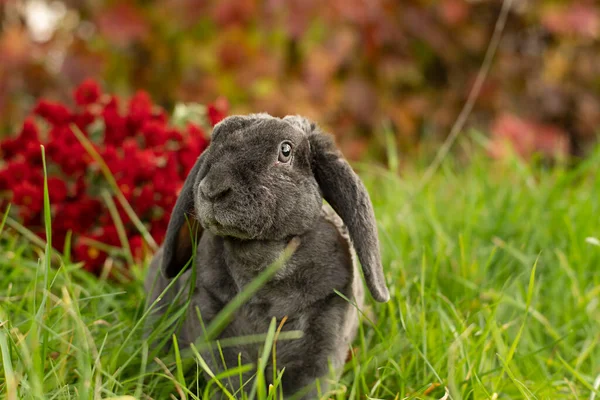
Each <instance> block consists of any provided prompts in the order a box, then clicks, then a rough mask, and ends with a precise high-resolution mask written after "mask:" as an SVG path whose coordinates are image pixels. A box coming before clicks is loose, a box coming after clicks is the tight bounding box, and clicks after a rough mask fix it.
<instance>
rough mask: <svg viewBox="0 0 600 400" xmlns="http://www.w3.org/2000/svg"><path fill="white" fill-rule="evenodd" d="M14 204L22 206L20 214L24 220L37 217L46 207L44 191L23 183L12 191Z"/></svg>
mask: <svg viewBox="0 0 600 400" xmlns="http://www.w3.org/2000/svg"><path fill="white" fill-rule="evenodd" d="M12 192H13V203H14V204H16V205H18V206H20V207H19V214H20V215H21V217H22V218H24V219H30V218H31V217H33V216H35V215H37V214H38V213H39V212H40V211H41V210H42V209H43V207H44V198H43V192H42V189H41V188H40V187H39V186H35V185H33V184H32V183H30V182H27V181H25V182H21V183H20V184H18V185H16V186H15V187H13V189H12Z"/></svg>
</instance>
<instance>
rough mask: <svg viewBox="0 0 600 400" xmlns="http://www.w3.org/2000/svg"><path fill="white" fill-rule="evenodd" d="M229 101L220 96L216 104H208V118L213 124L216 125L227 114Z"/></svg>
mask: <svg viewBox="0 0 600 400" xmlns="http://www.w3.org/2000/svg"><path fill="white" fill-rule="evenodd" d="M228 109H229V103H228V102H227V99H225V98H224V97H219V98H218V99H217V100H216V101H215V102H214V104H210V105H209V106H208V119H209V121H210V124H211V125H212V126H215V125H216V124H218V123H219V122H221V120H222V119H223V118H225V116H226V115H227V110H228Z"/></svg>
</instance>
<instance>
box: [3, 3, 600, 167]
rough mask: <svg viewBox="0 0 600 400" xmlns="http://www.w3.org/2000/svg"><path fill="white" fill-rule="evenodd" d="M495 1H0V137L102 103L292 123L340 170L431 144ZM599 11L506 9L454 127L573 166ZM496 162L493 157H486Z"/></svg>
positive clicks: (464, 90)
mask: <svg viewBox="0 0 600 400" xmlns="http://www.w3.org/2000/svg"><path fill="white" fill-rule="evenodd" d="M502 4H503V3H502V1H501V0H328V1H322V0H290V1H284V0H262V1H259V0H114V1H101V0H89V1H83V0H65V1H58V0H48V1H46V0H0V137H1V136H7V135H10V134H11V133H12V132H15V130H16V127H17V126H19V125H20V124H21V123H22V121H23V118H24V116H26V115H27V114H28V113H29V112H30V111H31V109H32V107H33V105H34V104H35V101H36V100H37V99H38V98H40V97H46V98H49V99H55V100H60V101H71V100H70V99H71V97H70V96H71V93H72V90H73V88H74V87H75V86H76V85H77V84H79V83H80V82H81V81H82V80H84V79H85V78H88V77H91V78H95V79H97V80H98V81H99V82H100V83H101V85H102V86H103V88H104V89H105V90H106V91H108V92H113V93H116V94H119V95H124V96H127V95H131V94H133V93H134V92H135V90H136V89H145V90H147V91H148V92H149V93H150V94H151V96H152V98H153V100H154V101H155V102H156V103H158V104H160V105H162V106H164V107H166V109H167V110H172V109H173V107H174V105H175V104H176V103H177V102H199V103H209V102H214V101H215V99H218V98H225V99H227V101H228V102H229V104H230V113H246V112H259V111H266V112H269V113H272V114H274V115H279V116H282V115H285V114H289V113H293V114H296V113H298V114H304V115H306V116H309V117H310V118H313V119H315V120H316V121H318V122H319V123H320V124H322V125H324V126H326V127H327V129H329V130H330V131H331V132H333V133H335V135H336V136H337V138H338V142H339V143H340V146H341V147H342V148H343V151H344V153H345V154H346V155H347V156H348V157H349V158H351V159H357V158H360V157H363V156H365V154H367V152H368V153H369V154H371V155H374V156H383V155H384V154H385V146H386V143H389V141H386V140H385V138H384V135H383V134H382V130H383V127H384V126H385V127H387V128H386V129H388V131H389V132H393V134H394V135H395V138H396V144H397V146H398V148H399V150H400V151H401V152H402V153H403V154H408V155H410V154H411V153H413V152H415V151H417V150H418V149H419V147H420V146H421V145H422V144H423V143H424V142H425V141H428V140H429V139H435V140H442V139H443V138H444V137H445V136H446V135H447V134H448V132H449V130H450V128H451V126H452V124H453V123H454V122H455V121H456V118H457V116H458V114H459V112H460V109H461V107H462V106H463V105H464V103H465V101H466V98H467V96H468V94H469V92H470V90H471V89H472V86H473V83H474V80H475V78H476V76H477V73H478V72H479V70H480V67H481V65H482V61H483V59H484V56H485V52H486V50H487V48H488V45H489V43H490V38H491V37H492V34H493V31H494V27H495V24H496V21H497V19H498V16H499V15H500V10H501V7H502ZM599 38H600V6H599V5H598V4H597V2H596V1H594V0H580V1H577V0H573V1H558V0H515V1H513V2H512V7H511V9H510V12H509V14H508V18H507V23H506V26H505V29H504V33H503V38H502V41H501V43H500V46H499V48H498V52H497V54H496V56H495V57H494V59H493V63H492V65H491V68H490V70H489V76H488V78H487V79H486V81H485V84H484V85H483V88H482V91H481V94H480V96H479V98H478V100H477V102H476V103H475V106H474V109H473V111H472V113H471V114H470V117H469V120H468V124H467V128H471V127H472V128H477V129H479V130H480V131H481V132H483V133H484V134H485V135H487V136H489V137H490V138H491V139H492V140H496V139H497V138H508V139H509V140H511V141H513V142H514V143H515V147H516V148H517V150H518V151H519V152H520V153H522V154H523V155H530V154H531V153H533V152H534V151H536V150H537V151H541V152H544V153H553V154H555V153H560V154H575V155H581V154H585V153H586V151H587V150H588V149H589V148H590V147H591V144H592V143H594V141H595V137H596V132H597V127H598V126H600V43H599ZM492 153H493V151H492Z"/></svg>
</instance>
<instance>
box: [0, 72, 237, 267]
mask: <svg viewBox="0 0 600 400" xmlns="http://www.w3.org/2000/svg"><path fill="white" fill-rule="evenodd" d="M73 97H74V100H75V103H76V106H75V107H74V108H69V107H67V106H65V105H63V104H60V103H56V102H51V101H47V100H40V101H39V102H38V104H37V105H36V107H35V109H34V110H33V115H32V116H30V117H29V118H27V120H26V121H25V122H24V124H23V127H22V128H21V131H20V133H19V134H18V135H17V136H16V137H15V138H9V139H5V140H4V141H1V142H0V159H2V160H4V163H0V206H2V209H4V208H5V207H6V205H7V203H9V202H10V203H11V204H12V205H13V206H16V207H15V209H17V212H18V215H19V217H20V219H21V220H22V222H23V224H24V225H25V226H27V227H28V228H29V229H31V230H32V231H33V232H35V233H37V234H38V235H40V236H41V237H44V227H43V215H42V214H43V186H44V185H43V169H42V157H41V150H40V144H44V146H45V147H46V157H47V164H48V190H49V195H50V202H51V212H52V242H53V245H54V247H55V248H57V249H59V250H61V251H62V250H63V249H64V245H65V240H66V236H67V233H68V232H69V231H71V232H72V234H73V239H74V242H73V258H74V259H75V260H77V261H84V262H85V267H86V269H88V270H89V271H91V272H94V273H97V272H99V271H100V270H101V268H102V266H103V264H104V262H105V260H106V259H107V258H108V257H109V256H110V254H108V253H107V252H105V250H107V249H108V248H110V246H115V247H119V248H120V247H121V245H122V243H121V242H120V240H119V235H118V234H117V229H116V227H115V223H114V221H113V219H112V218H111V215H110V213H109V212H108V208H107V206H106V204H105V201H104V200H103V197H102V195H101V193H102V190H101V189H102V188H103V187H107V183H106V180H105V179H104V177H103V175H102V173H101V170H100V168H99V165H98V164H97V163H96V162H95V161H94V160H93V159H92V157H90V156H89V155H88V153H87V151H86V150H85V148H84V147H83V146H82V144H81V143H80V142H79V140H78V139H77V137H76V136H75V134H74V133H73V132H72V130H71V124H74V125H76V126H77V127H79V129H81V131H82V132H83V133H84V135H86V137H87V138H88V139H89V140H90V141H91V142H92V143H93V144H94V146H95V148H96V151H98V153H99V154H100V155H101V156H102V158H103V159H104V162H105V163H106V164H107V165H108V167H109V168H110V170H111V172H112V174H113V176H114V178H115V180H116V182H117V184H118V186H119V188H120V190H121V192H122V193H123V195H124V197H125V198H126V199H127V201H128V202H129V204H130V205H131V206H132V208H133V209H134V211H135V212H136V215H137V216H138V217H139V218H140V219H141V220H142V221H143V222H144V223H145V224H146V226H147V228H148V229H149V231H150V233H151V234H152V236H153V238H154V239H155V240H156V241H157V242H161V241H162V240H163V238H164V235H165V231H166V228H167V224H168V221H169V217H170V213H171V209H172V207H173V205H174V203H175V200H176V197H177V193H178V191H179V190H180V189H181V186H182V185H183V181H184V180H185V178H186V176H187V174H188V172H189V170H190V169H191V168H192V166H193V164H194V162H195V161H196V159H197V158H198V156H199V155H200V154H201V153H202V151H204V149H205V148H206V147H207V146H208V139H207V135H206V134H205V132H204V130H203V128H202V127H200V126H197V125H194V124H188V125H187V127H186V128H185V129H182V130H179V129H176V128H175V127H172V126H170V125H169V124H168V122H167V119H168V118H167V114H166V113H165V111H164V110H163V109H162V108H160V107H158V106H156V105H154V104H153V103H152V100H151V99H150V96H149V95H148V94H147V93H146V92H143V91H139V92H137V93H136V94H135V95H134V96H133V97H132V98H131V99H130V100H129V102H128V104H127V105H126V106H125V107H123V109H122V107H121V104H120V99H119V98H117V97H115V96H110V95H107V94H102V92H101V90H100V87H99V85H98V84H97V83H96V82H94V81H91V80H88V81H85V82H83V83H82V84H81V85H80V86H79V87H78V88H77V89H76V90H75V91H74V94H73ZM226 111H227V103H226V101H224V100H218V101H217V102H216V103H215V104H213V105H209V106H208V107H207V119H208V121H207V122H208V123H207V126H208V124H210V125H211V126H214V125H215V124H216V123H217V122H219V121H220V120H221V119H223V118H224V116H225V113H226ZM39 118H41V119H42V120H44V121H45V122H46V123H45V124H43V125H44V126H45V127H47V129H43V130H42V129H40V126H42V125H38V123H36V122H38V121H37V120H38V119H39ZM115 203H116V204H117V208H118V211H119V215H120V218H121V220H122V221H123V223H124V225H125V229H126V232H127V235H128V240H129V247H130V248H131V251H132V253H133V256H134V258H136V259H139V258H140V257H141V256H142V255H143V249H144V246H143V240H142V237H141V236H140V234H139V232H138V231H137V229H136V228H135V226H134V225H133V223H132V222H131V220H130V218H129V216H128V214H127V213H126V212H125V211H124V209H123V208H122V207H121V206H120V204H119V203H118V202H115ZM96 242H100V243H102V244H104V245H108V246H101V245H100V246H98V245H95V244H94V243H96Z"/></svg>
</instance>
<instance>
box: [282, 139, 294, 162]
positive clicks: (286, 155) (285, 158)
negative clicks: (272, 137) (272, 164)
mask: <svg viewBox="0 0 600 400" xmlns="http://www.w3.org/2000/svg"><path fill="white" fill-rule="evenodd" d="M291 158H292V144H291V143H290V142H283V143H281V145H280V146H279V162H282V163H286V162H289V161H290V159H291Z"/></svg>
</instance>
